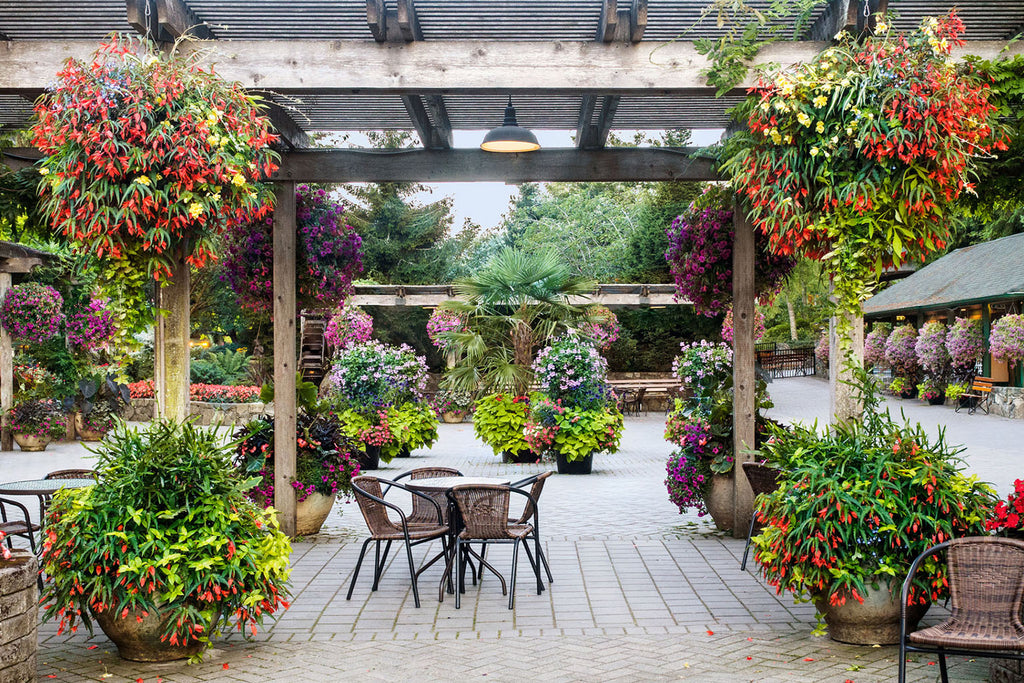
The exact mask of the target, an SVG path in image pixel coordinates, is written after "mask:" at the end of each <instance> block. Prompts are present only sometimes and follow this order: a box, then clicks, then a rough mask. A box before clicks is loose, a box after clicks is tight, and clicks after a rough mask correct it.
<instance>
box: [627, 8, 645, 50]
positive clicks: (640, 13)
mask: <svg viewBox="0 0 1024 683" xmlns="http://www.w3.org/2000/svg"><path fill="white" fill-rule="evenodd" d="M646 30H647V0H633V7H632V8H630V12H629V39H630V40H631V41H632V42H634V43H639V42H640V41H641V40H643V39H644V31H646Z"/></svg>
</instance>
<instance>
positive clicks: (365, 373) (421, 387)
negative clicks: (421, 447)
mask: <svg viewBox="0 0 1024 683" xmlns="http://www.w3.org/2000/svg"><path fill="white" fill-rule="evenodd" d="M327 381H328V386H329V387H330V388H331V389H332V390H333V392H334V393H335V394H336V395H337V399H338V402H339V405H340V407H342V408H351V409H354V410H356V411H358V412H365V411H371V412H373V413H376V412H377V410H378V409H379V408H386V407H387V406H392V405H401V404H402V403H411V402H416V401H419V400H420V399H422V398H423V392H424V391H425V390H426V388H427V361H426V359H425V358H424V357H423V356H417V355H416V352H415V351H413V350H412V348H410V347H409V346H407V345H405V344H402V345H401V346H389V345H386V344H382V343H380V342H378V341H370V342H367V343H365V344H356V345H354V346H350V347H348V348H347V349H343V350H342V351H341V352H340V353H338V355H337V356H336V357H335V359H334V368H333V369H332V370H331V373H330V375H328V377H327Z"/></svg>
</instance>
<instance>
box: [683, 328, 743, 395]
mask: <svg viewBox="0 0 1024 683" xmlns="http://www.w3.org/2000/svg"><path fill="white" fill-rule="evenodd" d="M730 372H732V348H730V347H729V345H728V344H716V343H714V342H709V341H707V340H706V339H702V340H700V341H696V342H693V343H692V344H687V343H686V342H682V343H680V344H679V355H678V356H676V357H675V359H674V360H673V361H672V374H673V375H675V376H676V379H678V380H679V381H680V382H681V383H682V384H684V385H685V386H688V387H690V388H691V389H692V390H693V393H694V395H695V396H698V397H707V396H711V394H712V393H714V391H715V389H717V388H718V386H719V385H720V384H722V382H724V381H725V380H726V378H727V377H728V376H729V373H730Z"/></svg>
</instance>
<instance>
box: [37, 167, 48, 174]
mask: <svg viewBox="0 0 1024 683" xmlns="http://www.w3.org/2000/svg"><path fill="white" fill-rule="evenodd" d="M49 172H50V169H48V168H46V167H45V166H43V167H41V168H40V169H39V175H46V174H48V173H49Z"/></svg>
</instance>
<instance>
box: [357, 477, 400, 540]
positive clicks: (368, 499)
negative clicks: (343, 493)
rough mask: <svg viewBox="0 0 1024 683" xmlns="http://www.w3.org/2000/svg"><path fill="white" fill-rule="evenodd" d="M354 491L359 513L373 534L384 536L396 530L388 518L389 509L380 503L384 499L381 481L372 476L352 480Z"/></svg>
mask: <svg viewBox="0 0 1024 683" xmlns="http://www.w3.org/2000/svg"><path fill="white" fill-rule="evenodd" d="M352 490H353V491H354V492H355V494H356V502H358V503H359V511H360V512H362V513H363V519H364V520H366V526H367V528H368V529H369V530H370V533H371V534H382V533H387V532H389V531H392V530H394V528H395V525H394V523H393V522H392V521H391V519H390V518H389V517H388V511H387V508H386V507H385V506H384V505H383V504H382V503H381V502H379V501H380V499H382V498H383V494H382V492H381V489H380V479H378V478H377V477H372V476H370V475H365V474H364V475H361V476H358V477H353V478H352Z"/></svg>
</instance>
